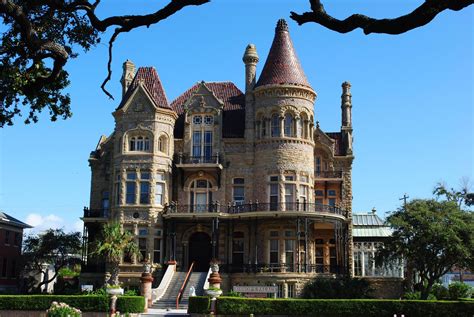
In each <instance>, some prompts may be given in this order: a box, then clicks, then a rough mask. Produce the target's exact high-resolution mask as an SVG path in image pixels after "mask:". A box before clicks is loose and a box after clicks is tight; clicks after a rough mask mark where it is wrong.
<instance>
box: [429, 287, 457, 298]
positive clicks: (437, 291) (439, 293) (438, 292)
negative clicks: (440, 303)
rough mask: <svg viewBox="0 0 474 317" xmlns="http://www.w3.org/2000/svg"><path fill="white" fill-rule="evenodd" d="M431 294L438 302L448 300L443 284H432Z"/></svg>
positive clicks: (446, 290) (447, 293)
mask: <svg viewBox="0 0 474 317" xmlns="http://www.w3.org/2000/svg"><path fill="white" fill-rule="evenodd" d="M431 294H433V295H434V297H436V299H438V300H442V299H449V292H448V289H447V288H446V287H444V286H443V284H439V283H436V284H434V285H433V288H432V289H431ZM428 299H429V297H428ZM456 299H457V298H456Z"/></svg>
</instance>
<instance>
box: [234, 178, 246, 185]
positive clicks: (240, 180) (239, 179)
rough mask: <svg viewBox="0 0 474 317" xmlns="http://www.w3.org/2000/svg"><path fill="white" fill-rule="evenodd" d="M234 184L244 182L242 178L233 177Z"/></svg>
mask: <svg viewBox="0 0 474 317" xmlns="http://www.w3.org/2000/svg"><path fill="white" fill-rule="evenodd" d="M234 184H244V179H243V178H234Z"/></svg>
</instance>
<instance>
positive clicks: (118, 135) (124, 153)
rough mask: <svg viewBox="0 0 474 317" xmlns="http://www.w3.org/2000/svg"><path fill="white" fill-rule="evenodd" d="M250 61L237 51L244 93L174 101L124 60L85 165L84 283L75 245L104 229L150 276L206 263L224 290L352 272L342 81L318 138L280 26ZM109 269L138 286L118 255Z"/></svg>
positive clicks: (151, 74)
mask: <svg viewBox="0 0 474 317" xmlns="http://www.w3.org/2000/svg"><path fill="white" fill-rule="evenodd" d="M259 59H260V58H259V56H258V54H257V50H256V47H255V46H254V45H253V44H250V45H248V46H247V48H246V49H245V53H244V55H243V62H244V65H245V91H244V92H243V91H241V90H240V89H239V88H238V87H237V86H235V85H234V84H233V83H231V82H204V81H202V82H199V83H197V84H195V85H194V86H192V87H190V88H189V89H188V90H186V91H185V92H183V93H182V94H181V95H180V96H179V97H177V98H176V99H175V100H173V101H169V100H168V99H167V97H166V94H165V90H164V85H163V84H162V82H161V80H160V78H159V76H158V73H157V71H156V70H155V69H154V68H153V67H139V68H138V69H136V68H135V65H134V64H133V63H132V62H130V61H126V62H125V63H124V65H123V77H122V80H121V82H122V86H123V97H122V100H121V102H120V104H119V105H118V107H117V109H116V110H115V111H114V112H113V116H114V118H115V130H114V131H113V132H112V133H111V134H110V135H109V136H102V137H101V138H100V140H99V143H98V145H97V147H96V149H95V150H94V151H93V152H92V153H91V155H90V158H89V163H90V166H91V170H92V183H91V186H92V188H91V197H90V207H89V208H85V210H84V217H83V220H84V230H85V238H86V244H85V245H86V247H85V251H84V252H85V254H84V258H85V259H86V261H87V265H86V267H85V269H84V270H83V278H84V279H86V280H87V279H88V280H89V281H92V280H93V279H94V278H96V279H97V280H103V274H104V272H105V265H104V260H103V259H100V258H96V257H94V256H93V255H91V254H90V250H89V249H88V247H87V246H90V245H91V243H93V241H94V240H95V239H98V238H99V233H100V229H101V226H102V225H103V224H104V223H107V222H120V224H121V225H122V226H123V229H124V230H129V231H130V232H132V233H133V234H134V235H135V236H136V241H137V243H138V246H139V248H140V252H141V253H142V255H143V258H148V259H149V260H150V261H151V262H152V263H153V264H155V266H156V267H159V266H158V264H161V265H165V264H166V263H168V262H169V261H176V263H177V269H178V271H186V270H187V269H188V267H189V266H190V264H191V263H193V262H194V270H195V271H208V269H209V262H210V260H211V259H213V258H215V259H218V260H219V261H220V263H221V264H220V272H221V275H222V278H223V283H222V285H223V288H227V289H229V288H230V287H232V286H233V285H254V284H255V283H257V280H258V283H260V284H262V285H274V284H275V283H277V284H282V283H283V284H285V287H286V292H287V293H290V292H293V293H297V292H298V291H299V290H300V288H301V285H302V284H303V283H304V282H305V281H306V280H308V279H309V278H312V277H314V276H317V275H338V274H347V275H353V268H352V266H353V265H352V253H353V251H352V245H353V243H352V241H353V240H352V222H351V221H352V210H351V207H352V184H351V166H352V161H353V159H354V157H353V151H352V119H351V108H352V104H351V92H350V88H351V85H350V84H349V83H348V82H344V83H343V84H342V96H341V101H340V104H341V130H340V131H338V132H324V131H322V130H321V129H320V127H319V124H315V122H317V120H318V115H317V112H315V101H316V91H315V89H314V88H313V87H312V86H311V85H310V83H309V82H308V80H307V78H306V76H305V73H304V71H303V67H302V66H301V64H300V61H299V59H298V57H297V55H296V52H295V49H294V47H293V43H292V41H291V38H290V34H289V31H288V26H287V24H286V22H285V21H284V20H279V21H278V23H277V26H276V29H275V37H274V39H273V43H272V46H271V48H270V52H269V54H268V56H267V57H266V60H265V63H264V64H263V68H262V70H261V72H260V75H257V65H258V64H259ZM88 252H89V254H88ZM120 269H121V273H120V278H121V280H122V281H124V282H126V283H131V284H134V283H135V284H138V278H139V276H140V272H141V271H142V264H141V263H140V261H138V260H137V259H136V258H134V257H130V256H127V255H125V256H124V258H123V260H122V263H121V265H120Z"/></svg>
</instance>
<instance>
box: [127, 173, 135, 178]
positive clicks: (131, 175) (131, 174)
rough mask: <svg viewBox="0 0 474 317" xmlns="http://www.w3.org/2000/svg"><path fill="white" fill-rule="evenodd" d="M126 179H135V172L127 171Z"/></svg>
mask: <svg viewBox="0 0 474 317" xmlns="http://www.w3.org/2000/svg"><path fill="white" fill-rule="evenodd" d="M127 179H129V180H135V179H137V173H135V172H127Z"/></svg>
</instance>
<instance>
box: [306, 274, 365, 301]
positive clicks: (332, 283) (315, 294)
mask: <svg viewBox="0 0 474 317" xmlns="http://www.w3.org/2000/svg"><path fill="white" fill-rule="evenodd" d="M371 292H372V289H371V287H370V284H369V282H368V281H367V280H364V279H359V278H337V279H335V278H321V277H317V278H315V279H314V280H312V281H309V282H308V283H306V284H305V286H304V288H303V294H302V296H301V297H303V298H329V299H330V298H371V296H370V294H371Z"/></svg>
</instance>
